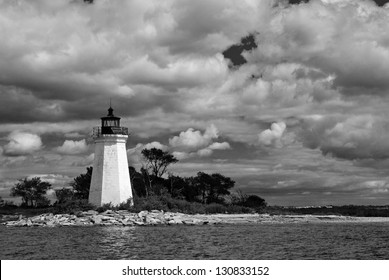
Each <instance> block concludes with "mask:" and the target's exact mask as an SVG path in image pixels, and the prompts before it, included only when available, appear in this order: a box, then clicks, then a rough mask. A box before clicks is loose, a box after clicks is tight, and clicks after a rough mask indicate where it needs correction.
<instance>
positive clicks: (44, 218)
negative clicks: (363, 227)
mask: <svg viewBox="0 0 389 280" xmlns="http://www.w3.org/2000/svg"><path fill="white" fill-rule="evenodd" d="M7 218H8V219H7ZM2 219H3V220H8V221H5V222H3V223H2V224H3V225H5V226H9V227H56V226H151V225H214V224H242V223H323V222H324V223H335V222H389V217H348V216H336V215H323V216H318V215H268V214H208V215H205V214H195V215H190V214H183V213H175V212H163V211H159V210H152V211H141V212H139V213H132V212H129V211H126V210H118V211H113V210H107V211H105V212H102V213H98V212H97V211H93V210H90V211H85V212H80V213H78V214H77V215H71V214H56V215H54V214H52V213H47V214H41V215H38V216H34V217H23V216H16V217H15V216H10V217H4V216H3V217H2Z"/></svg>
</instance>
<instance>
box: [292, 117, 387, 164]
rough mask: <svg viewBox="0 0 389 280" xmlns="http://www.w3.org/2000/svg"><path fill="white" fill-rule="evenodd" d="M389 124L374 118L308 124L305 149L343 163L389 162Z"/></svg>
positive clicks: (327, 119)
mask: <svg viewBox="0 0 389 280" xmlns="http://www.w3.org/2000/svg"><path fill="white" fill-rule="evenodd" d="M388 127H389V123H388V122H387V121H386V120H382V119H379V118H377V117H374V116H372V115H360V116H350V117H347V118H334V117H332V118H331V117H322V118H315V119H309V120H305V121H304V122H303V129H302V130H301V131H300V134H299V136H300V139H301V141H302V143H303V145H304V146H306V147H308V148H311V149H316V148H319V149H320V150H321V151H322V153H323V154H325V155H326V154H330V155H333V156H335V157H339V158H344V159H350V160H354V159H369V158H372V159H387V158H389V143H388V141H387V139H388V138H389V130H388Z"/></svg>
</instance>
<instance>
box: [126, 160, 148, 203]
mask: <svg viewBox="0 0 389 280" xmlns="http://www.w3.org/2000/svg"><path fill="white" fill-rule="evenodd" d="M128 171H129V172H130V180H131V186H132V191H133V192H132V193H133V194H134V195H137V196H146V194H147V189H146V184H145V181H144V177H143V175H142V173H139V172H137V171H136V169H135V168H134V167H133V166H129V167H128Z"/></svg>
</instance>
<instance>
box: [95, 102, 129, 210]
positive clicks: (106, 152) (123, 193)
mask: <svg viewBox="0 0 389 280" xmlns="http://www.w3.org/2000/svg"><path fill="white" fill-rule="evenodd" d="M127 138H128V128H127V127H121V126H120V118H119V117H116V116H114V115H113V109H112V108H111V107H109V109H108V115H107V116H106V117H102V118H101V127H95V128H94V129H93V139H94V142H95V159H94V162H93V172H92V181H91V186H90V190H89V203H91V204H93V205H95V206H102V205H104V204H106V203H111V204H112V205H118V204H120V203H122V202H126V201H127V200H128V199H131V200H132V189H131V181H130V173H129V170H128V162H127V152H126V142H127Z"/></svg>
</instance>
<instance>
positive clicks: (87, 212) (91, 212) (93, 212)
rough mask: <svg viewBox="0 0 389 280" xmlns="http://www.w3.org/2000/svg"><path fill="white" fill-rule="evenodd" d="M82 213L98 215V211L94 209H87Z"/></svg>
mask: <svg viewBox="0 0 389 280" xmlns="http://www.w3.org/2000/svg"><path fill="white" fill-rule="evenodd" d="M83 214H84V215H86V216H95V215H98V214H99V212H97V211H95V210H88V211H85V212H83Z"/></svg>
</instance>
